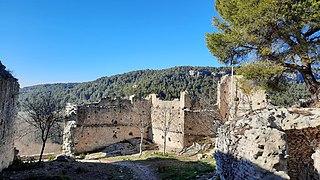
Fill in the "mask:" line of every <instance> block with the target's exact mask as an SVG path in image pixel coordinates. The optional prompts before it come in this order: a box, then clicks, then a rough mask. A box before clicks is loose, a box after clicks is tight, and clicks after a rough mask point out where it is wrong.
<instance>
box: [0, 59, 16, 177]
mask: <svg viewBox="0 0 320 180" xmlns="http://www.w3.org/2000/svg"><path fill="white" fill-rule="evenodd" d="M18 94H19V84H18V81H17V79H15V78H13V77H12V75H11V74H10V73H8V72H7V71H6V70H5V67H4V66H3V65H2V64H1V62H0V171H1V170H2V169H4V168H6V167H8V166H9V164H10V163H11V162H12V161H13V157H14V127H13V125H14V121H15V117H16V114H17V102H18Z"/></svg>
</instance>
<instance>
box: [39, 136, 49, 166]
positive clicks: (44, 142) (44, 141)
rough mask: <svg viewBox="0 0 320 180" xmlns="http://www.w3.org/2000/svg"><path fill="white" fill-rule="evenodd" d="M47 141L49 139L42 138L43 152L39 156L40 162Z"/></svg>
mask: <svg viewBox="0 0 320 180" xmlns="http://www.w3.org/2000/svg"><path fill="white" fill-rule="evenodd" d="M46 141H47V140H42V148H41V152H40V157H39V161H38V164H40V162H41V160H42V155H43V152H44V148H45V146H46Z"/></svg>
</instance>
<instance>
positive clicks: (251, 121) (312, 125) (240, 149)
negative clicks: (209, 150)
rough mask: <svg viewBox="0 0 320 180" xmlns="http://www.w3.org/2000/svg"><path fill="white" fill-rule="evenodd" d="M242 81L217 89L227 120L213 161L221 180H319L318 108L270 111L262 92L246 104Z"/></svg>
mask: <svg viewBox="0 0 320 180" xmlns="http://www.w3.org/2000/svg"><path fill="white" fill-rule="evenodd" d="M240 78H241V77H239V76H235V77H234V83H233V87H232V88H231V83H230V82H231V77H230V76H224V77H222V78H221V82H220V83H219V87H218V106H219V111H220V113H221V116H222V119H223V120H222V125H221V126H220V127H219V130H218V133H217V138H216V144H215V159H216V163H217V172H218V174H219V175H220V178H221V179H235V180H237V179H239V180H240V179H241V180H242V179H249V180H251V179H252V180H255V179H299V180H300V179H301V180H302V179H307V180H311V179H319V173H320V121H319V120H320V109H307V108H305V109H303V108H289V109H285V108H277V107H272V106H271V105H269V104H268V101H267V99H266V95H265V94H264V92H263V91H262V90H258V91H256V92H255V93H253V94H250V97H249V98H250V100H251V102H248V97H246V96H247V95H246V94H244V93H243V92H242V91H241V87H240V86H239V83H237V80H239V79H240ZM231 89H233V90H234V91H233V95H232V96H233V98H230V97H231ZM231 101H233V102H232V103H230V102H231ZM249 103H252V109H251V110H250V107H249ZM252 110H253V111H252Z"/></svg>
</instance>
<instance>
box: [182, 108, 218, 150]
mask: <svg viewBox="0 0 320 180" xmlns="http://www.w3.org/2000/svg"><path fill="white" fill-rule="evenodd" d="M213 108H214V109H198V110H185V111H184V146H185V147H186V146H191V145H192V144H193V143H194V142H201V141H203V140H204V138H207V137H209V138H215V136H216V133H217V129H218V127H219V125H220V120H221V118H220V113H219V111H217V109H218V108H217V106H214V107H213Z"/></svg>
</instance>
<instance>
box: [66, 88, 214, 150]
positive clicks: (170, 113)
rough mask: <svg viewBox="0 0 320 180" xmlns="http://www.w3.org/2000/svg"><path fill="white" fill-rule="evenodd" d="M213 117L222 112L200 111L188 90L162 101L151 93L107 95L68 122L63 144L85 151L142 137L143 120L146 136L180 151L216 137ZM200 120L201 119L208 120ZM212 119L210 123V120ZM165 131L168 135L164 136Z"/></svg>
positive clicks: (67, 148)
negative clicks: (144, 96)
mask: <svg viewBox="0 0 320 180" xmlns="http://www.w3.org/2000/svg"><path fill="white" fill-rule="evenodd" d="M211 117H215V118H213V119H215V120H217V121H218V120H220V115H219V113H218V112H217V111H213V110H200V109H199V107H197V105H196V103H192V101H191V100H190V98H189V96H188V94H187V93H185V92H182V93H181V96H180V99H175V100H173V101H163V100H160V99H158V98H157V97H156V95H154V94H152V95H150V96H149V97H148V98H147V99H141V98H136V97H133V98H131V99H130V100H128V99H110V98H104V99H102V100H101V101H100V102H99V103H93V104H88V105H81V106H78V107H77V110H76V113H74V114H73V116H71V117H70V120H71V121H67V122H66V127H65V133H64V134H65V135H64V146H63V149H64V151H65V152H67V153H83V152H88V151H93V150H95V149H99V148H102V147H105V146H107V145H111V144H114V143H118V142H120V141H123V140H126V139H131V138H136V137H140V130H139V127H137V126H135V125H134V124H137V121H139V120H141V119H144V121H145V124H148V125H149V126H148V127H147V128H146V131H145V135H144V137H145V138H146V139H149V140H151V141H153V142H155V143H156V144H157V145H159V146H160V147H162V146H163V143H164V142H165V141H164V138H166V147H167V148H168V149H170V150H174V151H179V150H181V149H183V148H184V147H186V146H189V145H192V143H193V142H197V141H199V140H201V138H203V137H206V136H211V137H213V136H214V133H213V132H212V131H210V130H209V129H208V127H212V128H211V130H212V129H214V127H215V126H216V125H215V124H214V121H213V120H212V119H211ZM204 120H206V122H207V123H206V124H204V123H199V122H200V121H203V122H205V121H204ZM209 120H210V122H209ZM164 133H166V134H167V135H165V134H164Z"/></svg>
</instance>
